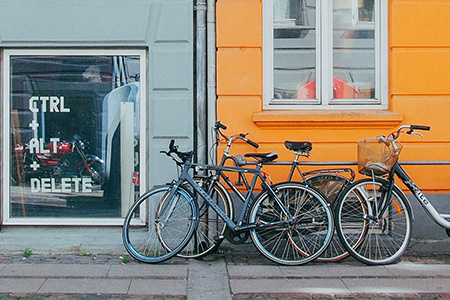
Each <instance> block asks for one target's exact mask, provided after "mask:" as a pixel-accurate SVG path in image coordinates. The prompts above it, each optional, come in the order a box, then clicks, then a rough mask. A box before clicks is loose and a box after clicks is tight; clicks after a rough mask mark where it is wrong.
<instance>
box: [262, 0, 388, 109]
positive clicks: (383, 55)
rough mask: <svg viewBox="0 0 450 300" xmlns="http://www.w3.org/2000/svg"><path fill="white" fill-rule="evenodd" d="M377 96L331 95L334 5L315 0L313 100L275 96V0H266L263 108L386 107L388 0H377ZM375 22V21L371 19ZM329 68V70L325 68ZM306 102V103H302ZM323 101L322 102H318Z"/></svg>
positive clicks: (264, 4)
mask: <svg viewBox="0 0 450 300" xmlns="http://www.w3.org/2000/svg"><path fill="white" fill-rule="evenodd" d="M375 1H376V2H375V10H376V11H375V18H376V19H375V24H376V27H375V40H379V41H380V42H376V43H375V99H358V100H357V102H356V101H355V100H353V99H332V97H333V93H332V91H333V88H332V82H333V80H332V79H333V41H332V37H333V5H332V1H316V46H317V47H318V49H317V52H316V87H321V88H319V89H317V90H316V98H317V99H318V100H317V101H318V104H312V102H314V100H311V101H308V100H306V101H305V100H298V99H272V98H273V64H274V58H273V11H272V7H273V0H267V1H263V4H262V5H263V109H267V110H361V109H363V110H386V109H388V106H389V103H388V100H389V91H388V88H389V86H388V80H389V79H388V50H389V49H388V1H383V0H375ZM377 12H379V13H377ZM370 23H371V24H373V22H370ZM325 67H326V68H327V69H326V70H325V69H324V68H325ZM305 102H306V103H307V104H303V103H305ZM319 102H320V103H319Z"/></svg>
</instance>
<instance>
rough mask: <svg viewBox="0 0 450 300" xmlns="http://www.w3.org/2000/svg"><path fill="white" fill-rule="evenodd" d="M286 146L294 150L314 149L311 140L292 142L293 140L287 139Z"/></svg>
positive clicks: (307, 150) (305, 150) (306, 150)
mask: <svg viewBox="0 0 450 300" xmlns="http://www.w3.org/2000/svg"><path fill="white" fill-rule="evenodd" d="M284 146H285V147H286V148H287V149H288V150H292V151H302V152H309V151H311V149H312V144H311V143H310V142H291V141H285V142H284Z"/></svg>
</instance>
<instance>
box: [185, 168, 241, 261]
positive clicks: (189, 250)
mask: <svg viewBox="0 0 450 300" xmlns="http://www.w3.org/2000/svg"><path fill="white" fill-rule="evenodd" d="M194 180H195V181H196V182H197V183H198V184H199V185H200V186H201V187H202V188H203V189H204V190H205V191H207V192H208V194H209V196H210V197H211V198H212V199H213V200H214V202H215V203H216V204H217V205H218V206H219V207H220V208H221V209H222V210H223V211H224V212H225V214H226V215H227V216H228V217H230V218H232V216H233V204H232V202H231V198H230V195H229V194H228V191H227V190H226V189H225V187H224V186H223V185H222V184H221V183H220V182H216V181H214V182H210V181H209V180H208V178H206V177H202V176H196V177H194ZM211 185H212V188H211ZM191 192H192V191H191ZM193 195H194V197H195V198H196V199H197V203H198V206H199V221H198V225H197V229H196V230H195V232H194V235H193V236H192V238H191V240H190V241H189V243H188V244H187V245H186V247H184V249H183V250H181V251H180V252H179V253H178V256H180V257H184V258H201V257H203V256H206V255H207V254H209V253H212V252H214V251H215V250H216V249H217V248H218V247H219V245H220V243H221V242H222V241H223V234H224V232H225V229H226V224H225V222H224V221H223V219H222V218H221V217H219V216H218V215H217V213H216V212H215V210H214V209H212V208H211V206H209V205H208V203H207V202H206V201H205V200H204V199H203V198H202V197H201V196H199V195H197V193H193Z"/></svg>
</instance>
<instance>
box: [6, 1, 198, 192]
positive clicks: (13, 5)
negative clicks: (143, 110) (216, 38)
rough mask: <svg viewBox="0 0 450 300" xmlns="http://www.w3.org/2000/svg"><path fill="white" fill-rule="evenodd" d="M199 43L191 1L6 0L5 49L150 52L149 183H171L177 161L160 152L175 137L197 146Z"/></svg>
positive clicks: (185, 145)
mask: <svg viewBox="0 0 450 300" xmlns="http://www.w3.org/2000/svg"><path fill="white" fill-rule="evenodd" d="M193 42H194V41H193V2H192V0H164V1H159V0H127V1H119V0H105V1H97V0H76V1H73V0H71V1H69V0H58V1H53V0H2V1H1V2H0V48H3V49H5V48H11V47H14V48H18V49H23V48H29V47H33V48H48V49H52V48H61V47H64V48H82V49H86V48H92V49H96V48H106V49H109V48H118V49H126V48H131V49H146V50H147V51H148V73H147V74H148V82H147V83H146V84H147V85H148V90H147V92H148V93H147V94H148V98H147V99H145V100H146V101H147V103H148V104H147V107H148V122H147V125H148V128H146V130H147V134H148V135H147V136H148V149H149V152H148V157H147V160H148V161H147V166H148V170H149V183H150V185H153V184H159V183H165V182H167V181H168V180H169V179H170V178H172V176H174V175H175V174H176V173H175V171H176V169H175V167H174V165H173V162H172V161H171V160H170V159H168V158H164V157H163V156H162V155H161V154H159V151H160V150H162V149H166V148H167V145H168V142H169V140H170V139H171V138H175V139H177V142H178V143H179V144H180V146H181V148H183V149H192V148H193V122H194V121H193V101H194V100H193V92H194V91H193V88H194V87H193V73H194V71H193V70H194V66H193V63H194V59H193V57H194V54H193V53H194V52H193V51H194V46H193ZM143 100H144V99H143ZM145 100H144V101H145ZM2 101H3V100H2ZM154 170H158V172H157V173H156V174H155V172H153V171H154Z"/></svg>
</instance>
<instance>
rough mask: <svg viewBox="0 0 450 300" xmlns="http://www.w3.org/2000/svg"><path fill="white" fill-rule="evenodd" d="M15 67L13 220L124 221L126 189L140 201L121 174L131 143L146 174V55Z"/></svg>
mask: <svg viewBox="0 0 450 300" xmlns="http://www.w3.org/2000/svg"><path fill="white" fill-rule="evenodd" d="M10 65H11V69H10V74H11V81H10V82H11V88H10V90H11V92H10V108H11V111H10V118H11V131H10V132H11V153H10V157H11V160H10V174H11V176H10V191H11V193H10V195H11V198H10V214H11V216H10V217H53V218H54V217H71V218H77V217H86V218H90V217H92V218H103V217H113V218H116V217H120V216H121V215H122V212H121V210H123V207H121V202H123V201H124V200H123V196H124V193H123V190H124V189H127V190H130V191H131V192H130V193H129V194H130V197H132V198H133V199H134V191H135V190H137V188H138V187H137V185H136V184H134V183H132V184H128V183H129V182H128V181H130V182H131V181H132V179H130V180H124V179H123V178H122V177H121V176H120V173H121V170H122V169H123V164H121V163H120V157H121V154H122V157H124V156H123V153H121V152H124V151H123V147H124V146H123V145H124V143H125V141H126V142H127V144H131V147H129V146H127V147H128V148H126V149H127V151H129V152H130V153H129V154H128V155H125V157H129V158H131V160H130V161H128V163H129V164H131V165H132V171H134V172H135V173H136V174H137V173H138V172H139V165H138V163H137V162H138V160H137V159H136V160H135V157H138V150H139V147H138V144H139V93H138V91H139V82H138V81H139V72H140V70H139V66H140V65H139V57H138V56H94V55H92V56H65V55H59V56H58V55H55V56H53V55H52V56H50V55H49V56H47V55H42V56H31V55H30V56H24V55H17V56H11V60H10ZM124 111H128V114H127V116H128V118H126V119H121V118H120V116H121V115H123V114H124ZM127 122H131V125H128V126H125V125H127ZM121 127H127V128H131V129H129V132H128V133H130V134H129V135H127V136H126V137H124V135H123V134H121ZM125 185H127V186H125ZM133 199H131V200H133Z"/></svg>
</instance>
